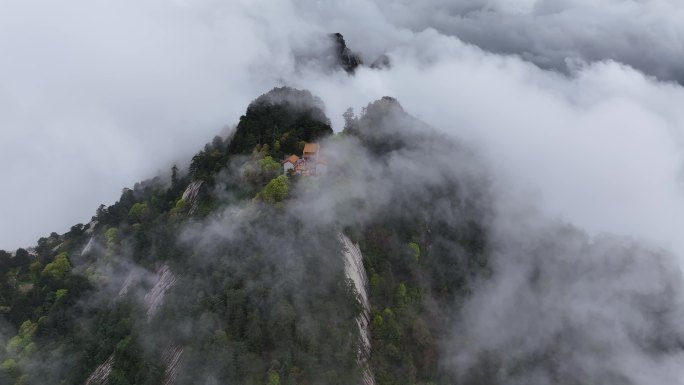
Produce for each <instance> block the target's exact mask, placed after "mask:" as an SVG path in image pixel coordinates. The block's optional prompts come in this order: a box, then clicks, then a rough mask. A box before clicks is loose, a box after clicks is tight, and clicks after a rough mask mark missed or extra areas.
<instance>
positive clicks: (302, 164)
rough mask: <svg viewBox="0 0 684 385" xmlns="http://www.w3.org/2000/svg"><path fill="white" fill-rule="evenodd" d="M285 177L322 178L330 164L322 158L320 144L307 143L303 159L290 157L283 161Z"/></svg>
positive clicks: (303, 151)
mask: <svg viewBox="0 0 684 385" xmlns="http://www.w3.org/2000/svg"><path fill="white" fill-rule="evenodd" d="M282 164H283V174H284V175H301V176H321V175H325V174H326V173H327V171H328V164H327V162H326V161H325V159H323V158H322V157H321V156H320V146H319V145H318V143H305V144H304V150H302V157H301V158H300V157H298V156H297V155H294V154H292V155H290V156H288V157H287V158H285V159H284V160H283V161H282Z"/></svg>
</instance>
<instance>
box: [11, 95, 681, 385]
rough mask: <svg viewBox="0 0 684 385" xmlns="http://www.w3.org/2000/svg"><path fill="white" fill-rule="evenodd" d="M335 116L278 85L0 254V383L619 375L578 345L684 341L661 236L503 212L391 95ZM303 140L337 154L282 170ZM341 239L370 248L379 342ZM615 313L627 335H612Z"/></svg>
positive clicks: (662, 353) (489, 380)
mask: <svg viewBox="0 0 684 385" xmlns="http://www.w3.org/2000/svg"><path fill="white" fill-rule="evenodd" d="M344 117H345V122H346V124H345V127H344V130H343V131H341V132H340V133H337V134H334V133H333V131H332V128H331V126H330V122H329V120H328V118H327V117H326V115H325V107H324V106H323V103H322V102H321V101H320V99H318V98H316V97H315V96H313V95H311V94H310V93H309V92H308V91H300V90H295V89H291V88H287V87H285V88H276V89H273V90H272V91H270V92H268V93H267V94H264V95H262V96H260V97H259V98H257V99H256V100H254V101H253V102H252V103H251V104H250V105H249V106H248V108H247V110H246V112H245V114H244V115H243V116H242V117H241V118H240V120H239V122H238V124H237V126H236V129H235V132H234V133H233V134H232V136H231V137H227V138H224V137H220V136H217V137H215V138H214V139H213V140H212V141H211V142H209V143H208V144H207V145H206V146H205V147H204V148H203V149H202V150H201V151H199V152H198V153H197V154H196V155H195V156H194V157H193V158H192V160H191V162H190V164H189V167H188V168H187V170H181V169H178V168H177V167H176V166H174V167H173V168H172V169H171V170H170V172H169V174H170V175H169V176H168V177H163V176H162V177H157V178H153V179H150V180H147V181H144V182H140V183H138V184H136V185H135V186H134V187H133V188H132V189H124V190H123V192H122V194H121V197H120V199H119V200H118V201H117V202H116V203H115V204H113V205H111V206H109V207H106V206H100V207H99V208H98V209H97V211H96V213H95V215H94V216H93V218H92V221H90V222H89V223H87V224H77V225H75V226H73V227H72V228H71V230H70V231H69V232H67V233H65V234H56V233H52V234H50V235H49V236H47V237H44V238H41V239H39V240H38V242H37V244H36V245H35V246H34V247H31V248H29V249H19V250H17V251H16V252H15V253H14V255H12V254H10V253H8V252H4V251H2V252H0V277H1V278H0V317H1V318H0V319H1V320H2V323H1V324H0V327H1V328H2V329H0V338H2V340H0V344H1V345H2V346H4V349H0V383H2V384H16V385H18V384H45V383H55V384H57V383H59V384H105V383H106V384H110V385H114V384H116V385H118V384H155V385H156V384H165V385H166V384H179V385H180V384H198V383H199V384H224V383H229V384H232V383H235V384H269V385H276V384H359V383H362V382H364V381H366V379H367V377H364V375H365V373H366V370H368V373H370V375H371V378H372V380H371V381H372V382H374V383H377V384H381V385H389V384H454V383H460V384H510V383H534V384H536V383H540V384H544V383H557V384H573V385H574V384H589V383H596V382H597V381H598V382H600V383H604V384H624V383H630V382H629V381H632V379H631V377H629V374H630V372H629V370H627V369H625V368H623V367H621V366H620V365H606V366H604V367H600V368H595V367H592V368H591V370H589V369H587V366H586V359H587V357H589V358H592V359H595V360H597V361H601V360H602V361H605V362H611V360H617V359H619V358H620V357H622V356H621V354H624V352H630V354H632V356H631V357H633V358H634V357H637V358H639V359H641V358H644V359H650V358H651V357H658V358H659V359H661V360H662V361H663V362H667V360H669V359H673V358H676V357H677V355H678V354H679V353H680V352H681V350H682V346H684V344H683V343H682V341H684V338H682V336H683V335H684V334H683V333H681V328H680V327H679V326H678V322H677V321H676V320H677V314H678V313H677V309H678V305H677V304H678V303H680V300H681V298H682V296H681V290H680V289H679V287H681V286H680V285H679V283H680V280H681V278H680V277H679V275H677V274H675V273H673V271H674V269H672V267H671V266H672V263H673V262H672V260H671V258H669V257H668V256H667V255H666V254H663V253H662V252H661V251H652V250H647V249H644V248H643V247H641V246H639V245H638V244H636V243H634V242H633V241H630V240H623V239H619V238H617V237H604V238H598V239H591V238H589V237H588V236H587V235H586V234H584V233H583V232H582V231H580V230H578V229H575V228H574V227H572V226H570V225H567V224H561V223H556V222H552V221H541V220H536V219H535V220H530V218H529V217H528V216H524V215H520V216H517V217H515V218H516V223H514V224H507V225H506V226H502V223H501V220H500V219H497V215H496V210H497V205H496V202H497V197H496V196H495V195H496V194H495V191H494V190H493V188H492V186H491V180H490V177H489V176H488V175H489V174H488V172H487V169H486V166H485V165H484V164H482V162H481V161H480V160H479V158H478V156H477V154H476V153H475V152H474V151H472V150H471V149H469V148H468V147H467V146H466V145H464V144H463V143H461V142H459V141H458V140H456V139H454V138H451V137H448V136H446V135H444V134H441V133H438V132H437V131H435V130H434V129H432V128H431V127H429V126H427V125H426V124H424V123H422V122H420V121H419V120H417V119H416V118H414V117H412V116H410V115H409V114H408V113H406V112H405V111H404V110H403V108H402V107H401V105H400V104H399V103H398V101H396V100H395V99H393V98H390V97H384V98H382V99H380V100H377V101H374V102H372V103H370V104H368V105H367V107H366V108H364V109H363V111H361V113H360V114H359V115H358V116H356V115H355V114H354V113H353V112H352V111H348V112H347V113H346V114H345V115H344ZM308 142H316V143H319V144H320V146H321V154H323V156H325V159H326V161H327V164H328V172H327V173H326V174H325V175H321V176H316V177H304V176H298V175H283V169H282V165H281V164H280V160H281V159H283V157H285V156H288V155H290V154H301V151H302V150H303V148H304V145H305V143H308ZM343 237H347V238H348V239H351V241H352V242H353V243H355V244H358V245H359V247H360V250H361V253H362V255H363V268H364V270H365V278H366V279H367V280H368V295H369V298H368V299H369V303H370V309H369V312H368V319H367V321H368V324H369V328H370V350H369V351H368V352H364V349H363V346H362V343H361V341H362V338H361V336H360V333H361V331H360V329H359V327H358V324H357V320H358V319H359V317H360V316H363V314H364V309H363V302H364V301H363V300H362V299H361V298H359V296H360V292H359V291H358V290H357V289H356V288H355V286H354V284H353V282H351V280H350V279H349V277H348V276H346V275H345V266H344V258H343V257H342V255H343V253H344V252H345V246H344V245H343V242H342V241H341V239H342V238H343ZM504 255H505V257H506V258H502V256H504ZM587 255H589V256H591V258H588V259H587V258H584V257H585V256H587ZM637 273H638V274H646V275H648V276H649V278H652V279H651V280H650V281H649V282H658V284H657V285H649V284H647V282H644V283H643V284H638V283H635V282H637V281H638V280H635V279H633V278H634V277H635V275H636V274H637ZM596 282H612V283H614V285H613V286H605V287H602V291H592V290H590V289H592V288H594V286H592V285H595V283H596ZM641 282H643V281H641ZM549 298H551V299H549ZM578 298H579V299H580V300H581V303H579V302H578V301H579V300H578ZM616 298H619V299H617V300H616ZM607 299H610V300H607ZM580 305H581V306H582V308H583V309H587V308H592V309H593V308H594V307H595V308H596V309H598V308H600V309H602V312H598V313H596V315H595V316H594V317H595V319H594V320H587V319H584V318H582V317H581V314H583V313H581V312H577V311H576V309H577V307H579V306H580ZM615 314H623V315H625V317H624V318H623V319H621V320H619V322H618V321H616V319H615V318H614V315H615ZM548 319H552V321H548ZM555 319H558V322H555V321H553V320H555ZM615 325H619V328H617V330H619V331H621V332H622V333H623V334H622V335H624V336H625V337H623V338H621V339H617V340H616V341H618V342H619V343H617V342H615V341H613V343H612V344H606V343H604V342H605V341H603V340H602V339H601V338H602V337H599V336H600V335H603V334H608V333H607V331H608V330H616V329H615ZM589 326H591V327H589ZM531 329H534V330H531ZM644 330H646V332H644ZM529 336H536V337H535V338H536V339H535V341H534V343H531V342H530V339H529ZM362 363H363V364H362Z"/></svg>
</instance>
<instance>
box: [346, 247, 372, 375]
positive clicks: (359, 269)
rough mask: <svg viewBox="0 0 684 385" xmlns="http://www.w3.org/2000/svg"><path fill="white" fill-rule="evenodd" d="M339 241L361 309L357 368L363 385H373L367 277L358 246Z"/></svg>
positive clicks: (358, 323) (358, 319)
mask: <svg viewBox="0 0 684 385" xmlns="http://www.w3.org/2000/svg"><path fill="white" fill-rule="evenodd" d="M340 240H341V241H342V244H343V247H344V252H343V253H344V272H345V275H346V277H347V278H348V279H350V280H351V281H352V282H353V283H354V289H355V290H356V293H357V294H358V301H359V303H360V305H361V307H362V311H361V313H360V314H359V316H358V317H356V323H357V325H358V326H359V336H360V339H361V341H360V344H359V358H358V362H359V367H360V368H361V370H362V378H361V379H362V381H363V384H364V385H375V378H374V377H373V371H372V370H371V368H370V365H369V362H368V360H369V358H370V353H371V339H370V301H369V299H368V276H367V274H366V269H365V268H364V267H363V255H361V250H360V249H359V246H358V245H356V244H354V243H353V242H352V241H351V239H349V237H347V236H346V235H344V234H340Z"/></svg>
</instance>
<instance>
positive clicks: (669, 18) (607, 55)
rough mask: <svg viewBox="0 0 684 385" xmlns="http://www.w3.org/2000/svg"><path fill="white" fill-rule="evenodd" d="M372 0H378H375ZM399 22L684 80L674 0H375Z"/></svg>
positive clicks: (486, 45)
mask: <svg viewBox="0 0 684 385" xmlns="http://www.w3.org/2000/svg"><path fill="white" fill-rule="evenodd" d="M376 1H377V0H376ZM377 3H378V4H379V6H381V9H382V10H383V14H384V15H385V16H386V17H387V18H389V19H390V20H392V22H394V23H396V24H397V25H401V26H405V27H408V28H411V29H412V30H416V31H421V30H423V29H425V28H435V29H437V30H439V31H440V32H442V33H445V34H449V35H454V36H457V37H459V38H460V39H462V40H464V41H466V42H469V43H472V44H476V45H478V46H480V47H482V48H483V49H486V50H489V51H493V52H500V53H509V54H516V55H520V56H521V57H523V58H525V59H526V60H529V61H532V62H534V63H536V64H537V65H539V66H541V67H543V68H553V69H556V70H560V71H564V72H567V71H570V70H572V69H573V68H574V67H575V66H576V65H578V64H580V63H582V62H595V61H601V60H608V59H610V60H616V61H620V62H623V63H626V64H629V65H631V66H633V67H635V68H638V69H639V70H641V71H643V72H645V73H647V74H649V75H652V76H656V77H658V78H660V79H663V80H675V81H678V82H680V83H683V82H684V69H682V66H681V64H680V63H682V61H683V60H684V51H683V50H682V44H683V42H684V25H683V24H682V23H681V20H682V18H683V17H684V4H683V3H682V2H681V1H677V0H646V1H643V0H641V1H635V0H463V1H449V0H430V1H424V2H407V1H402V0H390V1H389V2H388V1H377Z"/></svg>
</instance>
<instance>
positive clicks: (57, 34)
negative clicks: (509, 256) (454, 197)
mask: <svg viewBox="0 0 684 385" xmlns="http://www.w3.org/2000/svg"><path fill="white" fill-rule="evenodd" d="M680 4H682V3H680V2H676V1H674V0H673V1H667V0H653V1H631V0H593V1H588V0H546V1H543V0H540V1H534V0H519V1H514V0H511V1H497V0H489V1H485V0H464V1H445V0H434V1H430V2H418V1H416V2H407V1H392V2H375V1H372V0H351V1H346V2H338V3H328V2H326V3H323V2H318V1H309V0H306V1H305V0H290V1H273V0H256V1H255V0H250V1H247V0H244V1H230V2H221V1H212V0H200V1H192V2H190V1H162V0H157V1H151V0H142V1H132V0H123V1H118V2H116V3H112V2H105V1H85V0H74V1H70V2H67V3H64V2H62V3H55V2H50V1H39V0H22V1H18V0H17V1H15V0H5V1H3V2H1V3H0V52H2V56H3V60H1V61H0V165H2V166H1V167H0V179H1V180H2V189H1V190H0V191H1V192H0V248H6V249H12V248H16V247H19V246H31V245H33V244H34V243H35V241H36V240H37V238H38V237H40V236H45V235H47V234H49V233H50V232H51V231H56V232H59V233H62V232H65V231H67V230H68V229H69V227H70V226H71V225H73V224H75V223H79V222H83V223H86V222H87V221H89V219H90V217H91V216H92V215H93V214H94V212H95V209H96V208H97V206H98V205H99V204H101V203H105V204H111V203H113V202H114V201H115V200H116V199H117V198H118V196H119V194H120V191H121V189H122V188H123V187H126V186H132V184H133V183H135V182H136V181H139V180H142V179H145V178H148V177H151V176H154V175H156V174H157V173H158V172H160V171H162V172H163V171H166V170H168V169H169V168H170V167H171V165H172V164H173V162H175V161H182V160H183V159H187V158H188V157H189V156H191V155H192V154H193V153H194V152H196V151H198V150H199V149H201V147H202V145H203V144H204V143H205V142H207V141H209V140H211V138H212V137H213V136H214V135H215V134H217V133H219V132H220V131H221V130H222V129H223V128H224V127H225V126H226V125H232V124H235V123H236V122H237V119H238V117H239V116H240V114H241V113H242V112H243V111H244V110H245V108H246V106H247V104H248V103H249V101H251V100H252V99H254V98H255V97H257V96H258V95H260V94H262V93H264V92H266V91H268V90H269V89H270V88H272V87H273V86H276V85H283V84H288V85H291V86H295V87H300V88H308V89H310V90H311V91H312V93H314V94H315V95H318V96H320V97H321V98H322V99H323V101H324V102H325V103H326V106H327V112H328V115H329V116H330V118H331V119H332V120H333V124H334V125H335V128H336V129H340V128H341V120H342V119H341V114H342V112H344V110H345V109H346V108H347V107H349V106H352V107H354V108H355V109H356V110H357V111H359V110H360V108H361V107H362V106H364V105H365V104H366V103H368V102H370V101H372V100H374V99H377V98H379V97H380V96H383V95H391V96H395V97H397V98H398V99H399V100H400V102H401V103H402V105H403V106H404V108H405V109H406V110H407V111H408V112H409V113H411V114H413V115H415V116H417V117H419V118H420V119H422V120H424V121H425V122H427V123H429V124H431V125H433V126H435V127H436V128H438V129H440V130H442V131H445V132H449V133H453V134H455V135H458V136H461V137H463V138H464V139H465V140H467V141H468V142H470V143H472V144H473V145H474V146H476V147H477V148H479V149H480V150H481V151H482V152H483V153H484V154H486V159H487V161H488V162H489V163H490V165H491V168H492V169H493V170H494V172H495V175H496V178H497V180H496V183H497V184H498V185H499V188H500V189H501V190H503V191H506V192H507V193H508V194H507V196H508V198H510V203H511V204H513V205H522V206H524V205H527V204H535V205H538V206H539V207H541V209H542V210H543V211H544V212H545V213H546V214H547V215H549V216H552V217H559V218H562V219H565V220H568V221H571V222H573V223H575V224H577V225H578V226H580V227H582V228H585V229H587V230H588V231H590V232H598V231H608V232H614V233H619V234H627V235H632V236H636V237H640V238H645V239H647V240H650V241H652V242H654V243H656V244H658V245H662V246H664V247H667V248H671V249H673V250H675V251H676V252H678V253H679V254H680V255H684V240H681V239H680V238H682V237H681V236H680V234H679V232H680V229H682V228H684V219H682V218H684V215H683V214H684V199H682V197H684V195H683V193H684V191H682V187H683V186H682V183H681V176H682V168H681V167H682V148H681V144H682V128H683V127H684V109H682V108H681V106H682V105H684V89H683V88H682V87H681V86H680V85H678V83H676V82H675V81H680V82H681V81H682V70H681V68H682V67H681V63H682V59H683V58H682V55H683V52H684V47H683V44H684V27H682V25H684V24H682V23H681V22H678V21H679V20H682V15H683V13H682V12H684V4H683V5H680ZM328 32H341V33H342V34H344V36H345V38H346V40H347V43H348V44H349V46H350V47H351V48H352V49H354V50H357V51H359V52H360V53H361V54H362V56H363V57H364V59H365V61H366V62H372V61H373V60H374V59H375V58H376V57H377V56H378V55H379V54H382V53H386V54H387V55H388V56H389V57H390V58H391V60H392V63H393V67H392V69H390V70H383V71H374V70H368V69H362V70H360V71H358V72H357V74H356V75H355V76H353V77H350V76H347V75H346V74H345V73H343V72H337V73H332V74H330V73H327V72H325V71H321V69H320V68H319V67H318V66H317V65H316V63H315V62H311V61H302V60H298V58H302V57H310V56H311V55H312V53H313V52H312V51H315V50H316V48H315V47H318V46H320V42H321V41H322V39H324V35H325V34H326V33H328ZM312 47H313V48H312ZM501 53H505V54H508V56H505V55H502V54H501ZM549 69H551V70H549ZM658 79H659V80H658ZM668 80H672V82H669V83H668V82H667V81H668Z"/></svg>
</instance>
